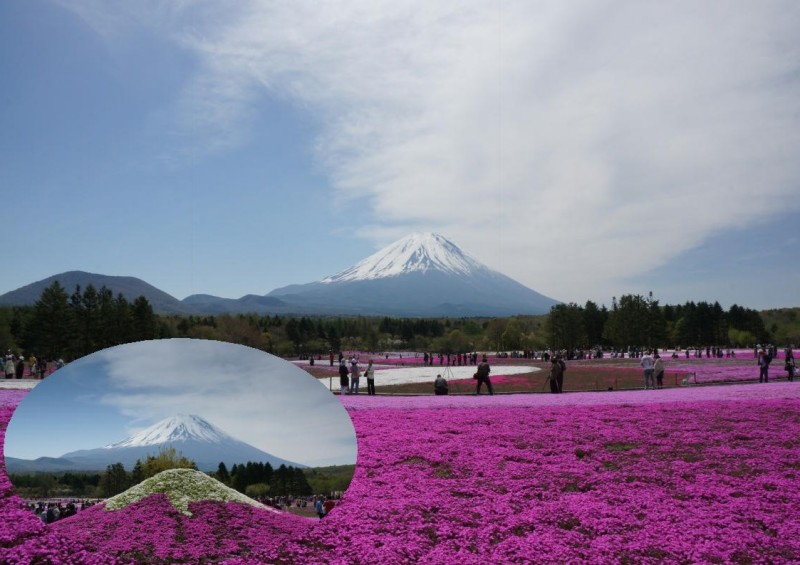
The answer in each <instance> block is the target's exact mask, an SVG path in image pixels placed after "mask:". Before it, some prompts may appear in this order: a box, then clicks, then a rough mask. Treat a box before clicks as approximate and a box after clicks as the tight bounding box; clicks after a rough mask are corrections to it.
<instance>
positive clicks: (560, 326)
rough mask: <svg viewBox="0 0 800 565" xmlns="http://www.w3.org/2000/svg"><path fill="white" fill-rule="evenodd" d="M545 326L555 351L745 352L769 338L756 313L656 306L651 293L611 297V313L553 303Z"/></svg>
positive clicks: (701, 304)
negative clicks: (732, 349)
mask: <svg viewBox="0 0 800 565" xmlns="http://www.w3.org/2000/svg"><path fill="white" fill-rule="evenodd" d="M545 326H546V333H547V336H548V341H549V343H550V344H551V346H552V347H554V348H556V349H575V348H590V347H594V346H603V347H613V348H617V349H622V348H627V347H637V348H640V347H641V348H655V347H659V348H663V347H669V348H674V347H681V346H682V347H703V346H723V347H730V346H734V347H747V346H752V345H754V344H756V343H767V342H769V341H771V340H772V339H773V335H772V334H771V332H769V331H767V328H766V327H765V325H764V321H763V319H762V317H761V315H760V314H759V312H758V311H756V310H751V309H748V308H744V307H741V306H738V305H735V304H734V305H733V306H731V307H730V308H729V309H728V310H727V311H726V310H724V309H723V308H722V306H720V304H719V303H718V302H714V303H713V304H710V303H708V302H697V303H695V302H686V303H685V304H682V305H676V306H673V305H664V306H661V305H660V304H659V301H658V300H656V299H655V298H653V295H652V293H650V294H649V295H647V296H643V295H639V294H626V295H623V296H621V297H620V299H619V300H617V299H616V298H614V299H613V300H612V302H611V309H607V308H606V307H605V306H602V307H598V306H597V304H595V303H593V302H591V301H589V302H587V303H586V304H585V305H584V306H579V305H578V304H575V303H570V304H558V305H556V306H553V308H552V309H551V310H550V314H549V316H548V318H547V321H546V324H545ZM787 343H788V341H787Z"/></svg>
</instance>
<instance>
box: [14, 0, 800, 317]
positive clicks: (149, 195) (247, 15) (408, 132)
mask: <svg viewBox="0 0 800 565" xmlns="http://www.w3.org/2000/svg"><path fill="white" fill-rule="evenodd" d="M797 29H800V5H798V4H797V3H796V2H794V1H792V0H787V1H768V2H758V3H755V2H749V1H738V2H737V1H734V2H726V3H710V2H709V3H697V2H692V1H681V2H676V3H669V4H664V3H659V2H637V3H623V2H617V1H613V2H611V1H609V2H604V1H599V2H598V1H594V2H570V3H562V2H494V3H487V2H474V3H473V2H462V3H456V4H445V3H431V2H403V3H397V2H389V1H386V2H383V1H377V0H376V1H375V2H369V3H364V2H354V3H348V2H344V3H338V4H336V5H333V4H331V5H327V4H326V5H322V6H320V5H318V3H316V2H304V1H297V2H287V3H271V2H237V3H214V2H160V1H153V0H143V1H140V2H128V3H108V2H102V1H99V0H75V1H69V2H66V1H64V2H47V1H41V0H8V1H6V2H2V3H0V73H2V76H3V91H2V93H0V97H1V100H2V103H1V104H0V125H2V127H0V196H2V209H3V211H4V214H3V217H4V218H5V222H4V224H5V225H6V229H5V230H4V236H3V242H4V244H5V246H4V248H5V249H4V250H5V253H6V256H7V257H13V261H11V263H10V264H9V266H8V268H7V269H5V270H4V276H3V282H2V284H1V285H0V293H2V292H7V291H10V290H13V289H15V288H18V287H20V286H23V285H25V284H28V283H30V282H33V281H35V280H40V279H42V278H45V277H47V276H50V275H53V274H56V273H59V272H63V271H67V270H73V269H78V270H85V271H91V272H97V273H103V274H109V275H131V276H137V277H139V278H142V279H144V280H146V281H147V282H149V283H151V284H153V285H155V286H157V287H159V288H161V289H162V290H165V291H166V292H168V293H170V294H172V295H174V296H176V297H177V298H184V297H185V296H187V295H190V294H194V293H210V294H215V295H218V296H226V297H239V296H241V295H244V294H247V293H255V294H265V293H267V292H269V291H270V290H273V289H275V288H278V287H281V286H284V285H287V284H292V283H304V282H311V281H315V280H320V279H322V278H324V277H326V276H329V275H332V274H335V273H337V272H339V271H341V270H343V269H345V268H347V267H349V266H350V265H352V264H354V263H356V262H357V261H358V260H360V259H362V258H364V257H366V256H367V255H369V254H371V253H372V252H374V251H375V250H376V249H378V248H379V247H381V246H383V245H385V244H388V243H390V242H391V241H393V240H395V239H398V238H399V237H402V236H404V235H406V234H407V233H409V232H411V231H435V232H438V233H442V234H443V235H445V236H447V237H448V238H450V239H451V240H453V241H454V242H455V243H456V244H458V245H459V246H461V247H462V248H463V249H464V250H465V251H467V252H468V253H470V254H471V255H473V256H475V257H476V258H477V259H479V260H481V261H482V262H484V263H486V264H487V265H488V266H490V267H492V268H494V269H497V270H499V271H501V272H503V273H505V274H507V275H509V276H511V277H513V278H515V279H517V280H518V281H520V282H522V283H523V284H525V285H527V286H529V287H531V288H533V289H535V290H537V291H539V292H542V293H544V294H546V295H549V296H552V297H553V298H556V299H559V300H563V301H576V302H580V303H582V302H584V301H585V300H587V299H591V300H595V301H596V302H600V303H605V304H610V299H611V296H614V295H616V296H619V295H620V294H623V293H630V292H642V293H645V292H647V291H649V290H652V291H653V293H654V295H655V296H656V297H657V298H659V299H660V300H661V301H662V302H671V303H676V302H683V301H686V300H719V301H720V302H721V303H722V304H723V305H726V306H729V305H731V304H733V303H738V304H741V305H745V306H750V307H754V308H768V307H779V306H800V299H799V298H798V293H797V291H796V288H797V287H798V283H800V261H799V260H798V251H797V250H798V247H800V246H798V236H799V235H800V185H799V182H800V181H799V180H798V179H800V159H797V155H798V154H800V69H799V64H798V61H800V39H798V34H797V33H796V30H797ZM9 224H11V227H9Z"/></svg>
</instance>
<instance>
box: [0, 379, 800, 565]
mask: <svg viewBox="0 0 800 565" xmlns="http://www.w3.org/2000/svg"><path fill="white" fill-rule="evenodd" d="M15 392H16V391H15ZM0 398H2V397H0ZM341 401H342V403H343V404H344V406H345V407H346V408H347V409H348V411H349V413H350V415H351V417H352V419H353V422H354V425H355V428H356V433H357V435H358V443H359V445H358V466H357V468H356V474H355V477H354V479H353V482H352V483H351V486H350V488H349V489H348V491H347V493H346V495H345V498H344V500H343V501H342V503H341V504H340V505H339V506H338V507H337V508H336V509H335V510H334V512H333V513H332V514H331V515H330V516H328V517H326V518H325V519H323V520H321V521H316V520H309V521H303V520H301V519H297V518H293V520H294V522H292V521H289V522H281V523H280V525H279V526H276V524H275V523H273V521H272V519H273V516H271V515H266V516H265V515H264V514H265V513H263V512H257V511H256V509H251V508H250V507H243V506H241V505H236V504H233V503H228V504H224V505H222V504H218V503H210V502H209V503H197V504H193V505H192V512H193V513H194V516H193V518H187V517H184V516H183V515H180V514H179V513H177V512H176V511H175V510H174V509H172V507H171V506H170V505H169V504H168V502H167V501H166V498H165V497H163V496H152V497H149V498H147V499H144V500H142V501H140V502H138V503H136V504H135V505H131V506H129V507H128V508H125V509H122V510H120V511H113V512H106V511H105V510H103V509H102V507H101V506H96V507H92V508H90V509H88V510H85V511H82V512H81V513H79V514H78V515H76V516H74V517H72V518H70V519H67V520H63V521H61V522H57V523H56V524H54V525H52V526H48V527H44V526H43V525H42V524H41V522H39V520H38V519H37V518H35V517H34V516H33V515H32V513H29V511H28V510H26V509H25V508H24V506H23V505H22V501H21V500H20V499H19V498H18V497H16V496H14V495H13V494H12V491H11V485H10V483H9V482H8V479H7V477H6V476H5V470H4V469H3V470H2V472H0V489H2V497H1V498H0V503H1V504H2V507H0V514H1V515H2V517H3V520H0V535H2V542H0V562H4V563H5V562H8V563H30V562H40V563H64V562H71V563H78V562H80V563H114V562H132V561H147V562H156V563H157V562H159V561H161V562H170V561H172V562H185V563H194V562H203V561H204V560H214V561H215V562H220V563H227V564H229V565H245V564H255V563H270V562H277V563H320V562H328V563H342V564H345V563H369V562H380V563H407V562H410V561H416V562H420V563H431V564H432V563H449V562H461V563H468V564H472V563H475V564H477V563H488V562H492V563H500V562H531V561H534V562H540V563H566V562H584V561H586V562H632V563H687V562H719V563H764V562H770V563H792V562H798V561H800V521H798V520H797V515H798V512H800V490H799V489H797V487H796V485H797V484H800V455H798V454H800V386H798V384H797V383H787V382H782V383H781V382H779V383H769V384H764V385H759V384H747V385H744V384H741V385H730V386H723V387H687V388H679V389H664V390H658V391H644V390H640V391H626V392H599V393H567V394H562V395H550V394H524V395H495V396H492V397H490V396H487V395H483V396H479V397H473V396H465V397H434V396H424V397H381V396H378V397H367V396H363V397H356V396H345V397H342V398H341ZM3 402H5V401H3ZM12 409H13V403H12V402H9V403H7V404H4V405H3V406H2V407H0V418H2V420H0V424H2V427H3V428H4V427H5V425H6V423H7V422H8V419H9V418H10V415H11V410H12ZM114 531H116V532H117V533H116V534H115V535H112V532H114Z"/></svg>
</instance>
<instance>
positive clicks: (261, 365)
mask: <svg viewBox="0 0 800 565" xmlns="http://www.w3.org/2000/svg"><path fill="white" fill-rule="evenodd" d="M178 414H196V415H198V416H200V417H202V418H204V419H205V420H207V421H209V422H210V423H212V424H213V425H215V426H217V427H218V428H220V429H222V431H224V432H226V433H228V434H229V435H231V436H233V437H235V438H236V439H239V440H241V441H244V442H246V443H249V444H250V445H253V446H255V447H257V448H259V449H261V450H263V451H266V452H268V453H271V454H273V455H277V456H278V457H281V458H284V459H288V460H290V461H295V462H298V463H302V464H306V465H310V466H317V465H352V464H355V461H356V437H355V430H354V429H353V424H352V423H351V421H350V417H349V416H348V415H347V412H346V410H345V409H344V407H343V406H342V405H341V403H340V402H339V401H338V400H336V398H335V397H334V396H332V395H331V394H330V392H328V390H327V389H326V388H325V387H324V386H322V385H320V383H318V382H317V381H316V379H314V378H313V377H311V376H310V375H309V374H308V373H306V372H305V371H303V370H302V369H300V368H299V367H296V366H294V365H292V364H291V363H289V362H287V361H284V360H282V359H279V358H277V357H275V356H273V355H269V354H267V353H263V352H261V351H258V350H256V349H252V348H249V347H245V346H242V345H235V344H230V343H222V342H218V341H206V340H190V339H169V340H156V341H141V342H137V343H129V344H126V345H120V346H118V347H113V348H110V349H105V350H103V351H100V352H97V353H94V354H92V355H89V356H87V357H83V358H82V359H79V360H77V361H75V362H73V363H70V364H69V365H67V366H66V367H65V368H63V369H61V370H59V371H58V372H57V373H55V374H54V375H53V376H52V377H50V378H48V379H46V380H45V381H43V382H42V383H41V384H40V385H39V386H37V387H36V388H34V389H33V390H32V391H31V392H30V394H28V395H27V396H25V398H24V399H23V400H22V402H21V403H20V405H19V407H18V408H17V410H15V412H14V415H13V417H12V418H11V422H10V423H9V425H8V429H7V431H6V439H5V444H4V454H5V455H7V456H9V457H18V458H22V459H36V458H38V457H43V456H48V457H58V456H61V455H63V454H65V453H69V452H71V451H76V450H79V449H94V448H97V447H103V446H105V445H109V444H111V443H116V442H119V441H122V440H124V439H126V438H128V437H130V436H131V435H134V434H135V433H136V432H139V431H141V430H143V429H145V428H147V427H149V426H151V425H153V424H155V423H157V422H159V421H161V420H163V419H165V418H169V417H171V416H175V415H178Z"/></svg>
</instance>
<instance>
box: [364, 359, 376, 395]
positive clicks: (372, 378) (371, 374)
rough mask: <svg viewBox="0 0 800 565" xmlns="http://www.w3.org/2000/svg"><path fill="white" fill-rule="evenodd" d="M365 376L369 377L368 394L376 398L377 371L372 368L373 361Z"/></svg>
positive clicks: (368, 366)
mask: <svg viewBox="0 0 800 565" xmlns="http://www.w3.org/2000/svg"><path fill="white" fill-rule="evenodd" d="M364 376H365V377H367V394H368V395H369V396H375V369H374V368H373V367H372V359H370V360H369V363H367V368H366V369H365V370H364Z"/></svg>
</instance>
